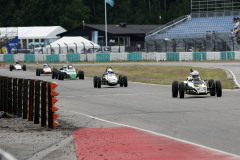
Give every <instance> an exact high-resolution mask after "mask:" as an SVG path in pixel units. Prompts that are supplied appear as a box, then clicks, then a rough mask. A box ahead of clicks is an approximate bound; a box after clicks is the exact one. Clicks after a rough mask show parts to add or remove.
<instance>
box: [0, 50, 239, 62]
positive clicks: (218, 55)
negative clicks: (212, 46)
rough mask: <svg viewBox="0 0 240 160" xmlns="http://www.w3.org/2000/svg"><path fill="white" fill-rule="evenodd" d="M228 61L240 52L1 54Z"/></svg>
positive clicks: (9, 58) (7, 57) (31, 58)
mask: <svg viewBox="0 0 240 160" xmlns="http://www.w3.org/2000/svg"><path fill="white" fill-rule="evenodd" d="M202 60H209V61H212V60H213V61H219V60H222V61H228V60H240V52H239V51H235V52H167V53H166V52H161V53H157V52H149V53H146V52H143V53H141V52H133V53H126V52H123V53H94V54H92V53H89V54H79V53H75V54H73V53H71V54H14V55H13V54H4V55H3V54H2V55H1V54H0V62H16V61H19V62H23V61H24V62H47V63H48V62H67V61H68V62H92V61H96V62H109V61H202Z"/></svg>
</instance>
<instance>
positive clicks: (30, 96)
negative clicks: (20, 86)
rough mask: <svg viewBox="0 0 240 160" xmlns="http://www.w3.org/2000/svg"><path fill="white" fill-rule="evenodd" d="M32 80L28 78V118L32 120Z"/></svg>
mask: <svg viewBox="0 0 240 160" xmlns="http://www.w3.org/2000/svg"><path fill="white" fill-rule="evenodd" d="M34 82H35V80H30V86H29V108H28V109H29V111H28V120H29V121H33V102H34Z"/></svg>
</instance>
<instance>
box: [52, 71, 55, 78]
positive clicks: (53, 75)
mask: <svg viewBox="0 0 240 160" xmlns="http://www.w3.org/2000/svg"><path fill="white" fill-rule="evenodd" d="M55 74H56V73H55V71H52V79H54V77H55Z"/></svg>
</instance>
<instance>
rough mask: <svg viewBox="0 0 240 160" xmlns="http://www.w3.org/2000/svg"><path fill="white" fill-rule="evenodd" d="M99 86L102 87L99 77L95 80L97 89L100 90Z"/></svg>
mask: <svg viewBox="0 0 240 160" xmlns="http://www.w3.org/2000/svg"><path fill="white" fill-rule="evenodd" d="M101 85H102V81H101V77H98V78H97V87H98V88H101Z"/></svg>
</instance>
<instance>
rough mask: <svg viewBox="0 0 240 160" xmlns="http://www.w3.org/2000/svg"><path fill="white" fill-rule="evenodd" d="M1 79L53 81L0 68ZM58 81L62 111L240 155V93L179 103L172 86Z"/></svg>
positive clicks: (90, 79) (224, 93)
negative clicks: (106, 84)
mask: <svg viewBox="0 0 240 160" xmlns="http://www.w3.org/2000/svg"><path fill="white" fill-rule="evenodd" d="M0 74H1V75H3V76H12V77H18V78H29V79H42V80H46V81H52V79H51V76H49V75H43V76H41V77H36V76H35V71H26V72H23V71H20V72H18V71H13V72H10V71H9V70H8V69H0ZM54 81H56V82H57V83H58V84H59V86H58V87H57V91H58V92H59V93H60V95H59V96H58V97H59V98H58V99H59V102H58V106H59V107H60V109H61V108H63V109H68V110H69V111H71V112H74V113H79V116H83V114H84V115H90V116H94V117H97V118H100V119H103V120H106V121H111V122H115V123H121V124H125V125H128V126H134V127H137V128H141V129H145V130H149V131H153V132H156V133H159V134H164V135H168V136H171V137H174V138H177V139H181V140H186V141H189V142H192V143H196V144H199V145H203V146H207V147H210V148H213V149H217V150H221V151H224V152H227V153H231V154H235V155H240V136H239V135H240V134H239V133H240V125H239V121H240V118H239V117H240V109H239V99H238V98H239V95H240V90H223V96H222V97H220V98H219V97H216V96H215V97H210V95H207V96H188V95H186V97H185V98H184V99H179V98H172V97H171V86H161V85H150V84H141V83H133V82H129V86H128V87H127V88H120V87H119V86H117V87H108V86H102V88H101V89H97V88H93V80H92V78H85V80H78V79H77V80H64V81H59V80H54ZM114 126H116V127H119V125H117V124H114ZM83 127H84V126H83ZM92 127H93V128H94V126H92ZM102 127H105V126H104V124H103V125H102Z"/></svg>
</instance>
